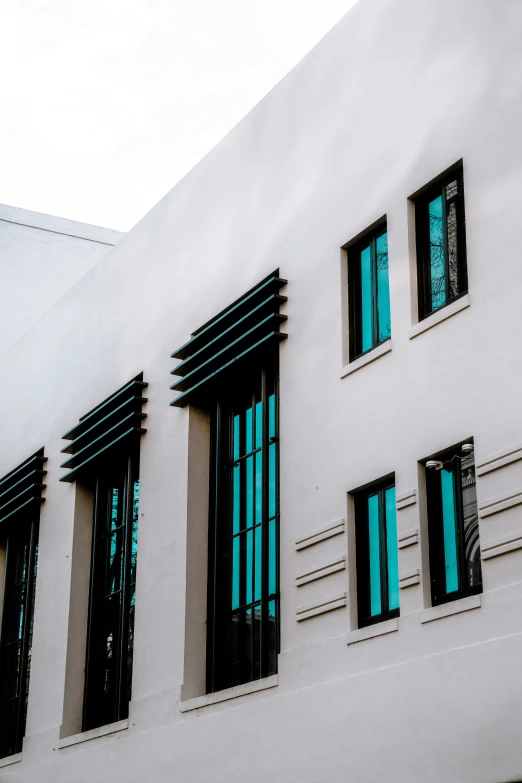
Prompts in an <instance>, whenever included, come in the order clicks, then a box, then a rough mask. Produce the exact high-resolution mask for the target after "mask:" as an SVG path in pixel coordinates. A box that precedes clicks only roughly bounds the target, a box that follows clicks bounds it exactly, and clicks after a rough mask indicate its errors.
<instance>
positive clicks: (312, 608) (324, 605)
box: [296, 593, 346, 623]
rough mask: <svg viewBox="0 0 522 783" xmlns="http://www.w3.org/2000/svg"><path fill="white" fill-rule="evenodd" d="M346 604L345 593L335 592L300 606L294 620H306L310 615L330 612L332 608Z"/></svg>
mask: <svg viewBox="0 0 522 783" xmlns="http://www.w3.org/2000/svg"><path fill="white" fill-rule="evenodd" d="M342 606H346V593H337V594H336V595H331V596H329V597H328V598H323V599H321V600H320V601H314V603H311V604H306V606H300V607H299V608H298V609H297V611H296V620H297V622H298V623H300V622H301V621H302V620H308V619H309V618H310V617H316V616H317V615H318V614H325V612H331V611H332V610H333V609H340V608H341V607H342Z"/></svg>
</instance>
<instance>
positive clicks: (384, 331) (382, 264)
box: [375, 232, 391, 342]
mask: <svg viewBox="0 0 522 783" xmlns="http://www.w3.org/2000/svg"><path fill="white" fill-rule="evenodd" d="M375 252H376V256H377V259H376V260H377V316H378V322H379V335H378V339H379V342H382V341H383V340H387V339H388V338H389V337H390V336H391V315H390V281H389V278H388V233H387V232H386V233H384V234H381V236H380V237H377V239H376V240H375Z"/></svg>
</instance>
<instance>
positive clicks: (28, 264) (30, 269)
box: [0, 204, 123, 354]
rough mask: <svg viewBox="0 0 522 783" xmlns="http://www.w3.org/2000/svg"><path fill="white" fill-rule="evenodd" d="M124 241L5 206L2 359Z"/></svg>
mask: <svg viewBox="0 0 522 783" xmlns="http://www.w3.org/2000/svg"><path fill="white" fill-rule="evenodd" d="M122 236H123V234H122V233H121V232H120V231H113V230H112V229H110V228H100V227H99V226H91V225H88V224H86V223H78V222H77V221H76V220H66V219H65V218H59V217H54V216H51V215H42V214H41V213H39V212H31V211H30V210H28V209H19V208H18V207H9V206H7V205H5V204H0V354H1V353H3V352H4V351H6V350H7V349H8V348H10V347H11V346H12V345H13V344H14V343H15V342H16V341H17V340H19V339H20V337H22V335H24V334H25V333H26V332H27V330H28V329H30V328H31V326H33V325H34V324H35V323H36V322H37V321H38V320H39V319H40V318H41V317H42V315H43V314H44V313H45V312H47V310H49V308H50V307H52V306H53V304H54V303H55V302H56V301H57V300H58V299H59V298H60V297H61V296H63V294H64V293H65V292H66V291H68V290H69V288H70V287H71V286H72V285H74V283H76V281H77V280H79V279H80V277H81V276H82V275H83V274H85V272H87V270H89V269H90V268H91V267H92V266H93V265H94V264H95V263H96V262H97V261H99V259H100V258H101V257H102V256H103V255H104V254H105V253H106V252H107V251H108V250H109V249H110V248H111V247H113V246H114V245H115V244H116V243H117V242H118V241H119V240H120V239H121V237H122Z"/></svg>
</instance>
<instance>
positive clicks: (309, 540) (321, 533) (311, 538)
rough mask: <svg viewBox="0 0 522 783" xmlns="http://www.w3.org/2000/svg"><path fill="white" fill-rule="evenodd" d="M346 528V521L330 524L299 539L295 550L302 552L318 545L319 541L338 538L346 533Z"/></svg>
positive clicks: (341, 520) (339, 520)
mask: <svg viewBox="0 0 522 783" xmlns="http://www.w3.org/2000/svg"><path fill="white" fill-rule="evenodd" d="M345 526H346V523H345V521H344V519H338V520H337V521H336V522H330V524H328V525H325V527H321V528H319V529H317V530H314V531H313V532H311V533H308V534H307V535H306V536H303V537H302V538H298V539H297V541H296V542H295V548H296V550H297V551H298V552H300V551H301V549H306V548H307V547H309V546H313V545H314V544H318V543H319V541H324V540H325V539H327V538H332V537H333V536H338V535H339V534H340V533H344V530H345Z"/></svg>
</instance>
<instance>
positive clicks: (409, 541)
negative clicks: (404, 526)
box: [398, 527, 419, 549]
mask: <svg viewBox="0 0 522 783" xmlns="http://www.w3.org/2000/svg"><path fill="white" fill-rule="evenodd" d="M418 543H419V528H418V527H416V528H414V529H413V530H405V531H404V533H399V537H398V547H399V549H406V547H407V546H413V545H414V544H418Z"/></svg>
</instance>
